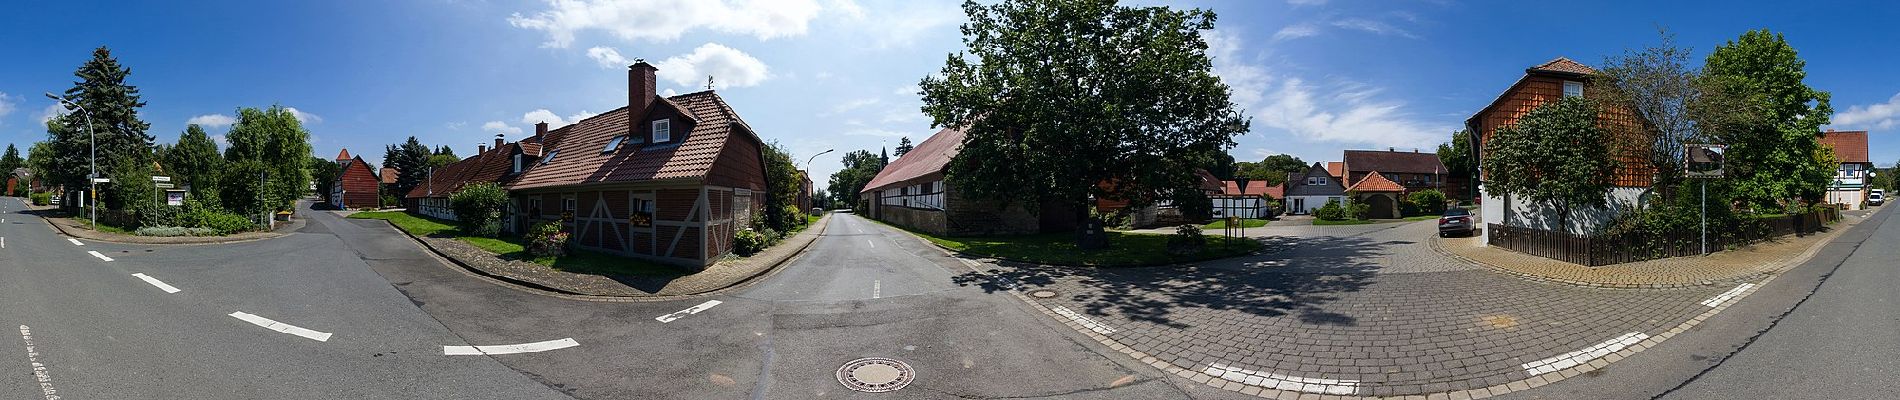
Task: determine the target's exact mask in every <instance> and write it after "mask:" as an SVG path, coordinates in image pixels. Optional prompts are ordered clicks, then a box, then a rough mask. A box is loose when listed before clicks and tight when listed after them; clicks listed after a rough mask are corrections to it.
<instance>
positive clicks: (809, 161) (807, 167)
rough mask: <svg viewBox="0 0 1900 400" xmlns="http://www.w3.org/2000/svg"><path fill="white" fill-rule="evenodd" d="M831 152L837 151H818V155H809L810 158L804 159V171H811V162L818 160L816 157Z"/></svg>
mask: <svg viewBox="0 0 1900 400" xmlns="http://www.w3.org/2000/svg"><path fill="white" fill-rule="evenodd" d="M832 150H837V149H825V151H820V152H818V154H813V155H811V157H810V158H806V159H805V169H806V170H810V169H811V160H816V159H818V156H822V155H825V153H830V152H831V151H832Z"/></svg>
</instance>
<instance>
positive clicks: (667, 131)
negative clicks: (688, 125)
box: [653, 119, 673, 143]
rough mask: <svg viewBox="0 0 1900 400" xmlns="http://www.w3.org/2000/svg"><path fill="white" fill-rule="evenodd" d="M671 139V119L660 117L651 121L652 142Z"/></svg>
mask: <svg viewBox="0 0 1900 400" xmlns="http://www.w3.org/2000/svg"><path fill="white" fill-rule="evenodd" d="M672 140H673V120H669V119H662V120H658V121H653V143H664V142H669V141H672Z"/></svg>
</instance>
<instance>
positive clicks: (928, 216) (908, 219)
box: [875, 204, 948, 236]
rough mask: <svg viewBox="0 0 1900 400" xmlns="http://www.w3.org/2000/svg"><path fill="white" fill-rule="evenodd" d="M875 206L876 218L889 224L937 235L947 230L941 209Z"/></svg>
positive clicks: (942, 234)
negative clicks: (876, 210) (876, 209)
mask: <svg viewBox="0 0 1900 400" xmlns="http://www.w3.org/2000/svg"><path fill="white" fill-rule="evenodd" d="M875 207H878V214H877V217H878V220H881V221H884V222H887V223H890V224H891V225H897V226H901V227H905V228H909V229H911V230H915V231H918V232H923V233H928V234H932V235H937V236H945V235H946V233H947V232H948V231H947V230H946V229H944V212H943V211H937V210H924V209H917V208H910V207H904V206H893V205H883V204H879V205H876V206H875Z"/></svg>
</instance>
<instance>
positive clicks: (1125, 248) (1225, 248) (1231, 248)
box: [893, 226, 1260, 267]
mask: <svg viewBox="0 0 1900 400" xmlns="http://www.w3.org/2000/svg"><path fill="white" fill-rule="evenodd" d="M893 227H894V226H893ZM899 229H902V228H899ZM911 233H912V234H915V235H917V236H918V237H921V238H924V240H929V241H930V242H931V243H936V244H937V245H938V246H943V247H946V248H949V249H951V250H956V251H960V252H964V253H970V254H976V255H981V256H986V257H996V258H1001V259H1006V260H1015V261H1024V262H1034V263H1042V264H1055V265H1087V266H1097V267H1135V266H1145V265H1165V264H1173V263H1182V262H1192V261H1203V260H1213V259H1219V258H1227V257H1233V256H1238V255H1242V254H1247V253H1251V252H1253V251H1254V250H1259V249H1260V242H1256V241H1253V240H1236V241H1232V242H1229V241H1227V240H1224V238H1221V237H1218V236H1207V248H1205V249H1202V250H1201V252H1200V253H1198V254H1193V255H1189V256H1180V257H1177V256H1174V255H1170V254H1168V251H1167V249H1168V235H1154V234H1142V233H1126V232H1112V231H1111V232H1107V233H1108V249H1104V250H1097V251H1082V250H1079V249H1076V247H1075V234H1074V233H1070V232H1064V233H1043V234H1035V235H1022V236H989V237H936V236H931V235H927V234H923V233H918V232H911Z"/></svg>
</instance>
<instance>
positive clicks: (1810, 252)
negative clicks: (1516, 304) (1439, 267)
mask: <svg viewBox="0 0 1900 400" xmlns="http://www.w3.org/2000/svg"><path fill="white" fill-rule="evenodd" d="M1859 224H1860V223H1859V222H1855V223H1854V225H1859ZM1852 227H1853V226H1844V227H1839V229H1833V230H1831V232H1828V233H1826V234H1824V236H1822V237H1820V238H1818V239H1816V242H1815V244H1813V245H1809V246H1808V249H1807V250H1805V251H1803V252H1802V254H1801V255H1797V256H1795V258H1793V259H1790V260H1788V262H1786V263H1783V264H1782V265H1780V266H1777V267H1774V268H1770V269H1768V270H1765V271H1757V272H1754V273H1749V274H1745V275H1740V276H1733V277H1726V278H1720V279H1705V280H1701V281H1698V282H1695V283H1623V282H1590V281H1580V280H1575V279H1566V278H1558V277H1553V276H1547V275H1540V274H1535V273H1530V272H1524V271H1518V270H1514V269H1510V268H1505V267H1500V266H1497V265H1493V264H1491V263H1487V262H1483V261H1478V260H1474V259H1471V258H1468V257H1465V256H1461V255H1458V254H1457V253H1453V252H1452V251H1451V250H1446V249H1445V248H1444V245H1443V240H1442V239H1443V238H1440V237H1437V236H1433V237H1431V238H1430V240H1428V241H1429V242H1430V244H1431V246H1430V247H1431V249H1432V251H1435V252H1438V254H1440V255H1444V256H1446V257H1450V258H1452V259H1456V260H1459V261H1463V262H1466V263H1470V264H1473V265H1480V266H1484V267H1485V268H1488V269H1490V270H1492V271H1496V272H1500V273H1503V274H1506V275H1511V276H1515V277H1518V278H1520V279H1524V280H1528V281H1534V282H1545V283H1557V284H1564V285H1571V286H1581V287H1588V288H1598V289H1638V290H1641V289H1682V288H1692V287H1703V286H1723V285H1726V284H1731V283H1735V284H1739V283H1744V282H1750V281H1754V280H1756V279H1762V278H1763V277H1773V276H1774V275H1779V274H1781V273H1782V272H1787V271H1788V269H1790V268H1793V267H1794V266H1797V265H1801V263H1805V262H1807V259H1809V258H1813V257H1814V252H1816V251H1818V250H1819V249H1820V248H1821V245H1823V244H1826V243H1827V242H1829V241H1832V240H1834V238H1835V237H1837V236H1840V234H1841V233H1842V232H1846V231H1847V230H1848V229H1850V228H1852Z"/></svg>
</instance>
